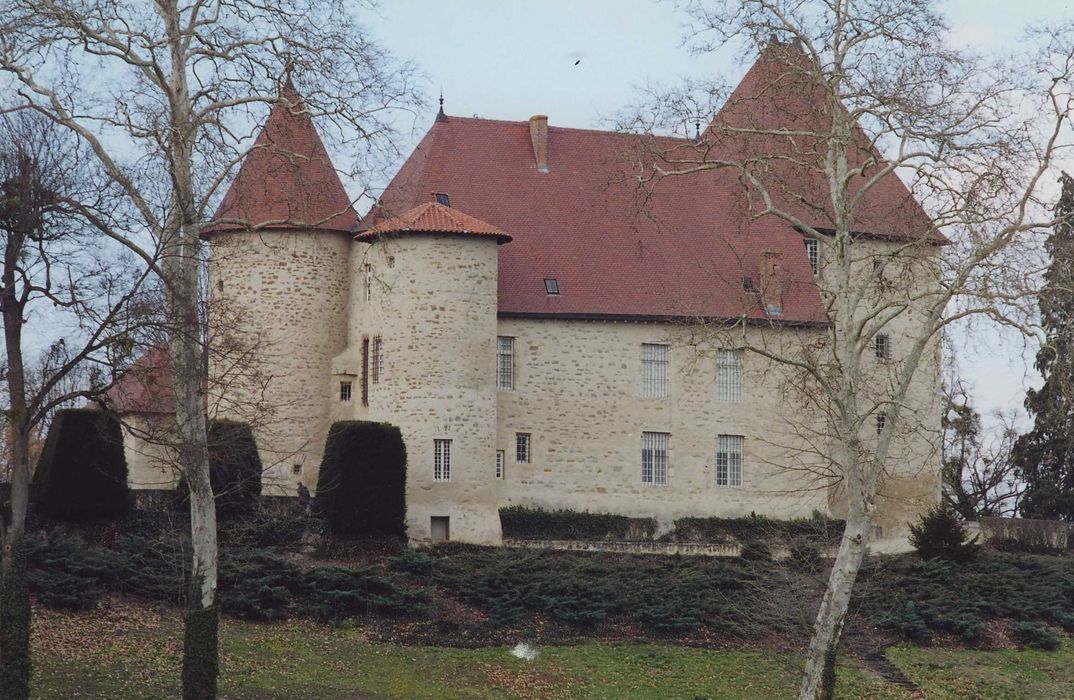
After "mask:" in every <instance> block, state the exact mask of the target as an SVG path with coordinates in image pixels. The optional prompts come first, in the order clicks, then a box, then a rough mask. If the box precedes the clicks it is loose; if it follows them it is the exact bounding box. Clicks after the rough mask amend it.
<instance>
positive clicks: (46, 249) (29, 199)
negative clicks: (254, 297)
mask: <svg viewBox="0 0 1074 700" xmlns="http://www.w3.org/2000/svg"><path fill="white" fill-rule="evenodd" d="M83 155H84V151H83V149H82V148H81V147H80V144H79V143H78V139H77V138H76V137H75V136H74V135H73V134H71V133H70V132H69V131H67V130H65V129H61V128H60V127H58V126H56V125H55V124H54V123H52V122H51V121H50V120H48V119H46V118H44V117H42V116H40V115H38V114H35V113H33V112H31V111H22V112H15V113H9V114H5V115H3V116H0V246H2V248H0V252H2V254H3V266H2V274H0V282H2V291H0V316H2V318H3V326H4V347H3V349H4V355H5V364H4V367H3V381H4V383H5V384H6V397H5V398H6V401H5V402H4V403H5V404H6V410H5V418H6V428H7V429H6V431H5V436H4V437H5V443H6V444H5V447H6V448H7V450H6V451H7V453H8V455H7V456H8V457H9V460H10V465H11V484H12V489H11V490H12V493H11V522H10V525H9V526H7V527H6V528H5V526H4V523H3V520H2V519H0V542H2V543H3V547H4V556H3V562H2V567H3V572H2V573H3V581H4V586H5V587H6V588H7V589H8V590H7V591H6V592H5V595H4V596H3V601H4V609H3V610H0V619H2V621H3V622H2V625H3V627H4V629H5V631H4V633H3V634H2V635H0V642H2V643H0V656H2V657H3V658H4V661H5V662H4V664H3V666H4V668H5V669H7V670H5V671H4V672H3V674H2V679H3V682H2V683H0V689H2V690H3V691H4V694H5V697H8V696H10V697H17V696H21V695H24V694H25V693H28V692H29V690H28V684H29V675H28V672H29V664H28V662H27V663H16V659H28V658H29V649H28V646H27V645H28V636H24V637H16V636H12V635H10V634H8V631H10V630H12V629H22V628H24V629H25V630H26V632H27V635H28V632H29V619H28V615H29V603H28V600H27V601H25V602H24V601H20V600H17V599H15V598H13V597H12V592H13V591H16V592H17V591H25V582H24V581H22V580H20V579H21V577H24V576H25V571H24V570H23V569H22V566H21V564H20V563H19V561H18V559H19V557H18V552H17V551H16V550H17V549H18V548H19V547H20V543H19V541H20V538H21V536H22V534H23V532H24V530H25V526H26V514H27V506H28V501H29V486H30V477H31V469H32V447H33V443H34V436H35V435H37V434H38V431H39V430H40V429H41V428H42V427H43V426H44V425H46V424H47V422H48V419H49V417H50V416H51V414H52V412H53V411H54V410H55V409H56V408H58V407H60V406H63V405H66V404H71V403H73V402H75V401H78V400H85V399H90V398H93V397H95V396H96V395H98V393H99V392H100V391H104V390H105V389H107V388H108V386H109V384H110V382H111V377H113V376H114V372H113V371H112V369H113V368H115V367H116V366H117V365H119V366H121V365H122V363H123V361H124V359H125V355H126V352H127V351H128V350H129V348H130V345H131V342H132V340H131V339H132V337H134V336H136V335H137V325H138V323H139V321H140V320H141V317H140V314H138V309H139V305H138V303H137V298H138V294H139V291H140V286H141V283H142V282H143V281H144V280H145V277H146V275H147V274H148V270H147V269H145V268H144V266H143V268H142V269H141V270H140V271H139V270H137V269H134V268H132V267H130V265H129V261H127V260H125V255H124V253H125V250H124V249H118V250H117V249H116V247H112V248H109V246H100V245H99V244H98V243H97V242H96V241H95V240H94V239H95V238H96V236H97V235H98V233H99V231H98V229H97V227H96V224H97V223H100V222H102V221H105V220H106V219H110V218H112V217H111V212H110V203H109V197H110V194H111V193H112V190H111V188H110V187H109V186H108V183H107V182H106V181H104V180H102V179H101V178H99V177H95V176H94V175H95V173H94V171H93V170H92V169H90V168H86V167H84V163H83V162H82V160H81V157H82V156H83ZM32 318H36V319H38V323H37V324H35V325H29V324H30V323H31V319H32ZM48 326H51V327H53V328H55V327H57V326H58V327H60V328H64V327H65V326H66V329H65V330H66V331H67V332H66V333H64V334H63V335H62V336H61V337H60V338H58V339H55V340H54V341H53V342H52V343H51V344H50V345H49V346H48V347H47V349H45V350H44V351H42V352H40V361H39V362H33V361H28V360H27V359H26V358H27V348H26V347H25V343H26V342H27V340H28V338H27V337H26V333H25V332H26V329H27V328H30V329H31V330H35V331H36V338H35V339H36V340H37V341H38V342H40V341H41V340H42V339H44V338H46V337H48V335H47V333H48V331H45V330H43V327H48ZM53 337H55V336H53ZM33 354H34V353H33V352H32V351H31V353H30V356H31V357H32V356H33ZM91 372H92V373H93V374H94V375H95V376H97V377H99V379H98V381H94V382H90V381H85V380H87V379H88V378H89V377H88V374H89V373H91ZM19 618H21V619H19Z"/></svg>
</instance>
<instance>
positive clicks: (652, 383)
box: [641, 343, 668, 396]
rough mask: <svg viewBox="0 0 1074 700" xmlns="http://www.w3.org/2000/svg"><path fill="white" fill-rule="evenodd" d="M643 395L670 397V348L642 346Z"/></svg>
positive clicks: (653, 344) (656, 345)
mask: <svg viewBox="0 0 1074 700" xmlns="http://www.w3.org/2000/svg"><path fill="white" fill-rule="evenodd" d="M641 395H642V396H667V395H668V346H667V345H658V344H656V343H642V344H641Z"/></svg>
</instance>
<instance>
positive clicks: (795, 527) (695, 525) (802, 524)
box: [666, 511, 846, 545]
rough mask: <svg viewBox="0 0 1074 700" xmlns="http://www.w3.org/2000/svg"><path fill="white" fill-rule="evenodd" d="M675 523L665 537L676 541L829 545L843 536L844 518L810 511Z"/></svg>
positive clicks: (695, 519)
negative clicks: (796, 541)
mask: <svg viewBox="0 0 1074 700" xmlns="http://www.w3.org/2000/svg"><path fill="white" fill-rule="evenodd" d="M674 525H675V526H674V529H673V530H672V531H671V532H670V533H669V534H668V535H666V537H667V538H668V539H671V540H674V541H678V542H683V541H685V542H709V543H714V544H733V543H735V542H752V541H757V540H765V541H769V542H785V541H787V540H791V539H796V538H797V539H804V540H809V541H811V542H816V543H818V544H825V545H831V544H836V543H838V542H839V540H840V539H841V538H842V536H843V528H844V526H845V525H846V522H845V521H843V520H837V519H835V518H829V517H828V516H826V515H824V514H823V513H821V512H819V511H813V515H812V517H810V518H799V519H796V520H777V519H775V518H769V517H766V516H764V515H757V514H756V513H750V514H749V515H748V516H746V517H744V518H698V517H688V518H679V519H677V520H676V521H675V523H674Z"/></svg>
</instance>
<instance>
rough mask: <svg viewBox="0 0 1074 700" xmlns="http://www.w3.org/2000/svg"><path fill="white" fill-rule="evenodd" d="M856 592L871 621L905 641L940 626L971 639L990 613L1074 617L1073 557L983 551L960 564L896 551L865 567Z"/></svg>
mask: <svg viewBox="0 0 1074 700" xmlns="http://www.w3.org/2000/svg"><path fill="white" fill-rule="evenodd" d="M856 598H857V606H858V608H859V611H860V612H861V614H863V615H864V616H865V618H866V619H867V620H868V621H869V622H870V623H871V624H873V625H875V626H877V627H879V628H880V629H884V630H888V631H891V632H895V633H897V634H899V635H900V636H903V637H905V638H906V639H908V640H909V641H912V642H915V643H918V644H924V643H928V642H929V641H930V640H931V638H932V636H933V634H934V633H943V634H949V635H954V636H957V637H958V638H959V639H961V640H962V641H963V642H965V643H969V644H976V643H978V642H980V641H982V640H983V634H984V623H985V622H986V621H988V620H995V619H1008V620H1014V621H1020V622H1032V623H1038V624H1039V623H1048V624H1056V625H1060V626H1065V625H1070V624H1071V623H1072V622H1074V564H1072V562H1071V561H1069V560H1066V559H1056V558H1054V557H1039V556H1025V555H1013V554H1003V553H998V552H987V551H986V552H982V553H981V554H980V556H978V557H977V558H976V559H974V560H972V561H969V562H965V563H958V562H954V561H951V560H948V559H942V558H935V559H929V560H927V561H921V560H919V559H917V558H911V557H898V558H892V559H887V560H881V561H879V562H878V563H870V564H869V565H868V566H867V567H865V568H863V570H862V573H861V576H860V578H859V586H858V588H857V594H856Z"/></svg>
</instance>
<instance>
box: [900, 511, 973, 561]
mask: <svg viewBox="0 0 1074 700" xmlns="http://www.w3.org/2000/svg"><path fill="white" fill-rule="evenodd" d="M910 544H911V545H912V546H913V547H914V549H916V550H917V553H918V556H920V557H921V558H922V559H934V558H941V559H949V560H951V561H959V562H965V561H970V560H971V559H973V558H974V557H976V556H977V552H978V549H979V547H978V546H977V538H976V537H973V538H972V539H971V538H970V534H969V532H967V530H966V526H965V525H964V524H963V523H962V521H961V520H959V518H958V515H956V514H955V512H954V510H952V509H951V508H948V507H946V506H940V507H937V508H932V509H930V510H929V511H928V512H926V513H925V514H924V515H922V516H921V522H919V523H918V524H917V525H911V526H910Z"/></svg>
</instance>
